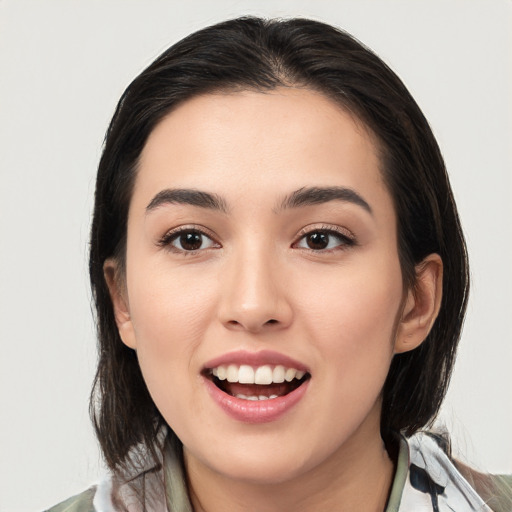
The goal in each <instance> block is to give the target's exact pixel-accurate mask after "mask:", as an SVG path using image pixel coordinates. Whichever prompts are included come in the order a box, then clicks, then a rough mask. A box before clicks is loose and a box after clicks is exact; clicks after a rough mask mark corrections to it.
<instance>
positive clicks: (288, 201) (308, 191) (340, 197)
mask: <svg viewBox="0 0 512 512" xmlns="http://www.w3.org/2000/svg"><path fill="white" fill-rule="evenodd" d="M329 201H345V202H348V203H353V204H355V205H357V206H360V207H361V208H363V209H364V210H366V211H367V212H368V213H369V214H371V215H373V211H372V208H371V206H370V205H369V204H368V203H367V202H366V201H365V200H364V199H363V198H362V197H361V196H360V195H359V194H358V193H357V192H356V191H355V190H353V189H351V188H346V187H302V188H299V189H298V190H295V191H294V192H292V193H291V194H290V195H288V196H286V197H285V198H284V200H283V201H282V202H281V204H280V205H279V207H278V209H277V210H278V211H279V210H285V209H289V208H298V207H300V206H310V205H315V204H322V203H328V202H329Z"/></svg>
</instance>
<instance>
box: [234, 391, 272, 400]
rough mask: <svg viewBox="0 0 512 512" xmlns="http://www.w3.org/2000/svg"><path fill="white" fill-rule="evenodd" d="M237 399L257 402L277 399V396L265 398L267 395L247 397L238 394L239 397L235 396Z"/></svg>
mask: <svg viewBox="0 0 512 512" xmlns="http://www.w3.org/2000/svg"><path fill="white" fill-rule="evenodd" d="M235 397H236V398H241V399H242V400H251V401H256V400H273V399H274V398H277V395H270V396H265V395H259V396H255V395H251V396H247V395H243V394H242V393H238V394H237V395H235Z"/></svg>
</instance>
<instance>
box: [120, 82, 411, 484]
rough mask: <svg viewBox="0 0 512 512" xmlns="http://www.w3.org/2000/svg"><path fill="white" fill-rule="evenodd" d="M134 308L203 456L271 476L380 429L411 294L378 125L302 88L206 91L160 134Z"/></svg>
mask: <svg viewBox="0 0 512 512" xmlns="http://www.w3.org/2000/svg"><path fill="white" fill-rule="evenodd" d="M123 290H124V291H123V299H122V301H121V304H120V303H119V300H118V301H117V306H116V310H117V321H118V326H119V330H120V334H121V337H122V339H123V341H124V342H125V343H126V344H127V345H128V346H130V347H132V348H134V349H136V351H137V355H138V359H139V362H140V366H141V369H142V372H143V375H144V379H145V380H146V383H147V386H148V389H149V391H150V393H151V396H152V398H153V400H154V402H155V403H156V405H157V407H158V409H159V410H160V412H161V413H162V415H163V416H164V418H165V419H166V421H167V423H168V424H169V425H170V426H171V428H172V429H173V430H174V431H175V432H176V434H177V435H178V437H179V438H180V439H181V441H182V442H183V444H184V449H185V457H186V459H187V461H188V463H190V464H195V465H196V466H197V467H203V468H208V469H209V470H212V471H215V472H216V473H219V474H222V475H225V476H228V477H231V478H240V479H245V480H249V481H255V482H278V481H284V480H286V479H290V478H293V477H294V476H298V475H300V474H303V473H305V472H307V471H310V470H313V469H314V468H317V467H321V466H322V464H327V463H328V461H336V460H346V459H347V457H350V454H352V453H356V452H357V449H358V447H361V446H364V445H365V444H367V443H371V442H375V440H376V439H378V438H379V418H380V401H379V397H380V393H381V390H382V387H383V384H384V381H385V378H386V375H387V373H388V369H389V366H390V363H391V359H392V357H393V354H394V351H395V348H396V347H395V338H396V335H397V332H398V329H399V326H400V318H401V311H402V306H403V303H404V300H403V299H404V297H403V286H402V275H401V269H400V265H399V259H398V253H397V235H396V218H395V213H394V209H393V204H392V199H391V197H390V194H389V192H388V190H387V188H386V186H385V184H384V182H383V180H382V177H381V172H380V170H379V159H378V157H377V151H376V147H375V144H374V142H373V141H372V137H371V135H370V134H369V133H368V132H367V131H366V130H365V128H364V127H363V126H362V125H361V124H360V123H358V122H357V121H356V120H355V119H354V118H353V117H352V116H351V115H349V114H347V113H346V112H345V111H343V110H341V109H340V108H339V107H338V106H337V105H336V104H334V103H333V102H332V101H331V100H329V99H327V98H325V97H324V96H322V95H320V94H318V93H315V92H312V91H308V90H298V89H278V90H276V91H273V92H267V93H259V92H241V93H233V94H227V93H226V94H212V95H204V96H200V97H196V98H194V99H191V100H189V101H187V102H185V103H183V104H182V105H181V106H179V107H178V108H177V109H176V110H174V111H173V112H172V113H171V114H170V115H168V116H167V117H166V118H165V119H164V120H163V121H161V122H160V124H159V125H158V126H157V127H156V128H155V129H154V131H153V132H152V133H151V135H150V137H149V139H148V141H147V144H146V146H145V148H144V150H143V152H142V155H141V159H140V166H139V170H138V175H137V178H136V182H135V187H134V192H133V197H132V200H131V204H130V209H129V217H128V239H127V259H126V276H125V283H124V286H123Z"/></svg>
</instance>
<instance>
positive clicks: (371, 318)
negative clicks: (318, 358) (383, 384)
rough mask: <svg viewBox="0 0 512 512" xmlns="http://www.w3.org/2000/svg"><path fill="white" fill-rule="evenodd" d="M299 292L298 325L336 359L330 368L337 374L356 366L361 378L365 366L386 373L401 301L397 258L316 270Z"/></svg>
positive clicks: (325, 353)
mask: <svg viewBox="0 0 512 512" xmlns="http://www.w3.org/2000/svg"><path fill="white" fill-rule="evenodd" d="M297 295H298V294H297ZM300 296H301V297H302V299H303V300H302V303H301V305H300V309H301V311H302V313H301V314H300V316H301V317H302V318H303V319H304V325H303V328H304V329H305V331H306V332H307V333H308V334H309V338H310V339H311V340H313V343H314V344H315V345H316V348H317V350H318V352H319V353H322V357H326V356H327V357H329V358H332V360H333V361H336V363H337V364H335V365H332V366H330V368H332V371H333V374H334V373H337V376H336V377H337V378H345V375H347V374H350V375H351V376H353V377H354V374H356V373H357V371H359V372H360V375H361V377H362V378H361V382H362V383H364V376H365V375H368V373H367V372H373V373H378V374H380V375H384V377H385V375H386V374H387V371H388V368H389V363H390V360H391V357H392V355H393V342H394V334H395V327H396V320H397V316H398V314H399V311H400V306H401V303H402V284H401V271H400V267H399V265H398V263H396V260H391V261H389V262H388V263H387V264H386V263H381V264H379V263H375V264H374V265H361V267H360V268H359V267H358V266H352V267H350V268H349V267H348V266H347V267H346V268H341V269H340V270H339V272H336V273H332V274H331V275H325V276H322V275H318V276H316V279H312V280H308V282H307V283H305V284H304V289H303V291H302V292H301V293H300ZM355 377H356V378H357V380H359V376H358V375H355Z"/></svg>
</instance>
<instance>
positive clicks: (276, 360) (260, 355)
mask: <svg viewBox="0 0 512 512" xmlns="http://www.w3.org/2000/svg"><path fill="white" fill-rule="evenodd" d="M229 364H237V365H242V364H246V365H249V366H253V367H258V366H263V365H271V366H277V365H282V366H284V367H286V368H295V369H296V370H302V371H303V372H306V373H309V368H308V367H307V366H306V365H304V364H302V363H301V362H300V361H297V360H295V359H293V358H291V357H289V356H286V355H284V354H280V353H279V352H274V351H273V350H261V351H259V352H248V351H246V350H237V351H234V352H228V353H227V354H223V355H221V356H218V357H215V358H214V359H211V360H210V361H208V362H206V363H205V364H204V367H203V369H204V370H210V369H212V368H217V367H218V366H221V365H229Z"/></svg>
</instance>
